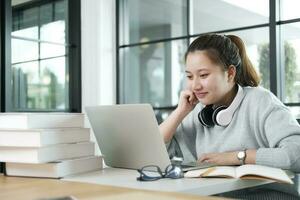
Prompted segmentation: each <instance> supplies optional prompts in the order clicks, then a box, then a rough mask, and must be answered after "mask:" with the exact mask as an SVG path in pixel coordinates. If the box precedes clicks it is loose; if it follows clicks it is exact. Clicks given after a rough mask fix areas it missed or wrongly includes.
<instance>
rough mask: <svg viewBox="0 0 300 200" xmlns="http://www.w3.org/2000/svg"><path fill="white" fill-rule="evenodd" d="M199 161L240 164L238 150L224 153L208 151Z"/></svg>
mask: <svg viewBox="0 0 300 200" xmlns="http://www.w3.org/2000/svg"><path fill="white" fill-rule="evenodd" d="M198 162H208V163H212V164H216V165H239V164H240V162H239V160H238V159H237V152H236V151H234V152H223V153H206V154H203V155H202V156H201V158H200V159H199V160H198Z"/></svg>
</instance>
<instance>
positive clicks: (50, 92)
mask: <svg viewBox="0 0 300 200" xmlns="http://www.w3.org/2000/svg"><path fill="white" fill-rule="evenodd" d="M65 78H66V69H65V57H62V58H55V59H50V60H44V61H42V62H40V66H39V62H37V61H36V62H28V63H22V64H17V65H13V68H12V80H13V94H14V95H13V107H14V109H15V110H29V111H30V110H35V109H45V110H51V109H58V110H63V109H66V101H67V100H66V97H67V96H68V93H67V91H68V89H67V88H66V81H65Z"/></svg>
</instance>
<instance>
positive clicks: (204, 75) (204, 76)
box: [200, 74, 208, 78]
mask: <svg viewBox="0 0 300 200" xmlns="http://www.w3.org/2000/svg"><path fill="white" fill-rule="evenodd" d="M207 76H208V74H201V75H200V77H201V78H206V77H207Z"/></svg>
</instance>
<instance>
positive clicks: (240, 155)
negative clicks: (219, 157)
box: [237, 149, 247, 165]
mask: <svg viewBox="0 0 300 200" xmlns="http://www.w3.org/2000/svg"><path fill="white" fill-rule="evenodd" d="M246 151H247V149H244V150H243V151H239V152H238V154H237V159H238V160H239V161H240V163H241V165H244V164H245V160H246V157H247V154H246Z"/></svg>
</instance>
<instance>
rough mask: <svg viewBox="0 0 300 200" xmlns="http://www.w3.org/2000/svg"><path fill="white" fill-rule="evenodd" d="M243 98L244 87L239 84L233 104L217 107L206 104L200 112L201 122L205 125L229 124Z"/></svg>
mask: <svg viewBox="0 0 300 200" xmlns="http://www.w3.org/2000/svg"><path fill="white" fill-rule="evenodd" d="M243 98H244V91H243V88H242V87H241V86H240V85H238V92H237V94H236V96H235V97H234V99H233V101H232V102H231V104H230V105H229V106H228V107H226V106H218V107H216V108H213V105H207V106H205V107H204V108H203V109H202V110H201V111H200V112H199V114H198V119H199V121H200V123H201V124H202V125H203V126H205V127H213V126H214V125H218V126H227V125H228V124H229V123H230V122H231V120H232V117H233V114H234V112H235V111H236V109H237V108H238V106H239V105H240V103H241V102H242V100H243Z"/></svg>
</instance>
